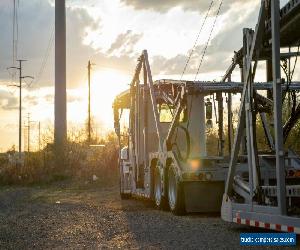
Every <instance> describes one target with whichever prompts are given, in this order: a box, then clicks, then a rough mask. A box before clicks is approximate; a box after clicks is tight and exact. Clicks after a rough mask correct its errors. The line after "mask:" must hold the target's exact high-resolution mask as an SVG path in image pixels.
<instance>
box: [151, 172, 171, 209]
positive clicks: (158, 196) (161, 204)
mask: <svg viewBox="0 0 300 250" xmlns="http://www.w3.org/2000/svg"><path fill="white" fill-rule="evenodd" d="M161 184H162V183H161V175H160V171H159V169H158V168H157V167H156V168H155V171H154V201H155V206H156V207H157V208H158V209H163V210H166V209H167V205H168V203H167V201H166V198H165V197H164V196H163V195H162V186H161Z"/></svg>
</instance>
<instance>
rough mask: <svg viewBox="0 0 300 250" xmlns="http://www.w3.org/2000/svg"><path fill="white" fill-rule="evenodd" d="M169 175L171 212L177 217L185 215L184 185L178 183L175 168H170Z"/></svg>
mask: <svg viewBox="0 0 300 250" xmlns="http://www.w3.org/2000/svg"><path fill="white" fill-rule="evenodd" d="M168 175H169V178H168V179H169V182H168V183H169V185H168V200H169V207H170V210H171V211H172V213H173V214H175V215H184V214H185V213H186V211H185V201H184V190H183V185H182V183H180V182H179V181H178V179H177V177H176V174H175V170H174V167H172V166H170V168H169V173H168Z"/></svg>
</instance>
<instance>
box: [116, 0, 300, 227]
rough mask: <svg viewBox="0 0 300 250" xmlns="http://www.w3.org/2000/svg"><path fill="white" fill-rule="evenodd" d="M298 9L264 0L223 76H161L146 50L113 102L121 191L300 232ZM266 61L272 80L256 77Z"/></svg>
mask: <svg viewBox="0 0 300 250" xmlns="http://www.w3.org/2000/svg"><path fill="white" fill-rule="evenodd" d="M299 17H300V1H297V0H292V1H289V2H288V3H287V4H286V5H284V6H283V8H281V9H280V1H278V0H262V1H261V7H260V12H259V16H258V23H257V25H256V27H255V30H252V29H248V28H247V29H244V30H243V32H242V35H243V47H242V48H241V49H240V50H237V52H235V53H234V57H233V59H232V64H231V65H230V67H229V68H228V70H227V71H226V73H225V75H224V77H223V78H222V80H221V81H220V82H215V81H212V82H204V81H185V80H170V79H163V80H158V81H153V79H152V74H151V68H150V64H149V60H148V53H147V51H146V50H145V51H143V53H142V54H141V56H140V57H139V58H138V63H137V67H136V69H135V72H134V76H133V79H132V81H131V84H130V88H129V89H128V90H127V91H124V92H123V93H120V94H119V95H118V96H117V97H116V98H115V100H114V103H113V110H114V124H115V131H116V134H117V136H118V138H119V144H120V160H119V167H120V195H121V198H123V199H125V198H130V197H140V198H144V199H149V200H152V201H153V202H154V204H155V206H156V207H157V208H160V209H167V210H171V211H172V212H173V213H174V214H176V215H182V214H185V213H186V212H221V217H222V219H223V220H225V221H228V222H235V223H239V224H247V225H249V226H255V227H265V228H270V229H274V230H279V231H289V232H297V233H299V232H300V219H299V215H300V157H299V155H298V154H297V152H295V151H294V150H293V149H291V148H290V147H289V146H290V145H288V138H289V137H291V136H293V133H294V132H295V129H297V124H298V121H299V119H300V105H299V104H298V106H297V93H298V92H299V91H300V83H299V82H293V81H292V76H293V74H294V70H295V67H294V70H291V68H292V66H291V58H297V56H298V55H299V54H300V53H299V47H300V36H299V32H298V29H299V20H300V18H299ZM295 46H296V47H298V51H293V50H292V48H293V47H295ZM261 62H264V63H265V64H264V65H265V69H266V70H265V71H266V81H265V82H255V81H254V80H255V75H256V71H257V67H258V63H261ZM296 62H297V60H295V64H294V65H295V66H296ZM237 66H239V68H240V82H233V81H232V80H231V78H232V74H233V72H234V70H235V68H236V67H237ZM281 68H282V70H281ZM282 71H283V72H284V73H285V76H286V77H285V78H283V77H282V76H281V74H282ZM287 100H288V101H287ZM291 100H292V101H291ZM291 102H292V104H291ZM286 103H288V105H287V106H285V109H283V105H286ZM234 109H237V110H238V112H237V114H234Z"/></svg>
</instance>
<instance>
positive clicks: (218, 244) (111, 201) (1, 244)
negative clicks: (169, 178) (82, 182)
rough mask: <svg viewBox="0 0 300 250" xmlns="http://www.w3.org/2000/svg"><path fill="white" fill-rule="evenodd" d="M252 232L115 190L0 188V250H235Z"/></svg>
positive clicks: (95, 188)
mask: <svg viewBox="0 0 300 250" xmlns="http://www.w3.org/2000/svg"><path fill="white" fill-rule="evenodd" d="M253 230H254V229H250V228H248V227H243V226H238V225H234V224H227V223H224V222H223V221H222V220H221V219H220V218H219V215H212V214H210V215H203V214H202V215H201V214H196V215H187V216H184V217H176V216H173V215H172V214H170V213H168V212H164V211H157V210H155V209H154V208H153V207H152V204H151V203H149V202H145V201H136V200H126V201H122V200H120V198H119V196H118V187H117V186H113V187H99V186H97V187H95V186H88V187H86V186H81V187H80V186H74V185H65V184H59V185H51V186H47V187H26V188H24V187H18V188H16V187H13V188H12V187H9V188H0V248H1V249H32V248H37V249H49V248H51V249H53V248H55V249H65V248H68V249H82V248H87V249H103V248H104V249H116V248H122V249H124V248H125V249H128V248H131V249H132V248H134V249H238V248H240V247H239V234H240V233H242V232H254V231H253ZM261 232H263V231H261ZM298 241H299V239H298ZM264 249H266V248H264Z"/></svg>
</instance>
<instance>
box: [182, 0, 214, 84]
mask: <svg viewBox="0 0 300 250" xmlns="http://www.w3.org/2000/svg"><path fill="white" fill-rule="evenodd" d="M213 4H214V0H212V1H211V2H210V5H209V7H208V10H207V12H206V15H205V18H204V20H203V22H202V25H201V28H200V31H199V32H198V34H197V38H196V40H195V43H194V45H193V47H192V50H191V53H190V55H189V57H188V59H187V61H186V63H185V66H184V69H183V72H182V74H181V77H180V81H182V78H183V75H184V73H185V71H186V69H187V66H188V64H189V62H190V60H191V58H192V55H193V54H194V52H195V49H196V46H197V44H198V40H199V38H200V34H201V33H202V30H203V27H204V25H205V23H206V20H207V18H208V15H209V12H210V10H211V8H212V6H213Z"/></svg>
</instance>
